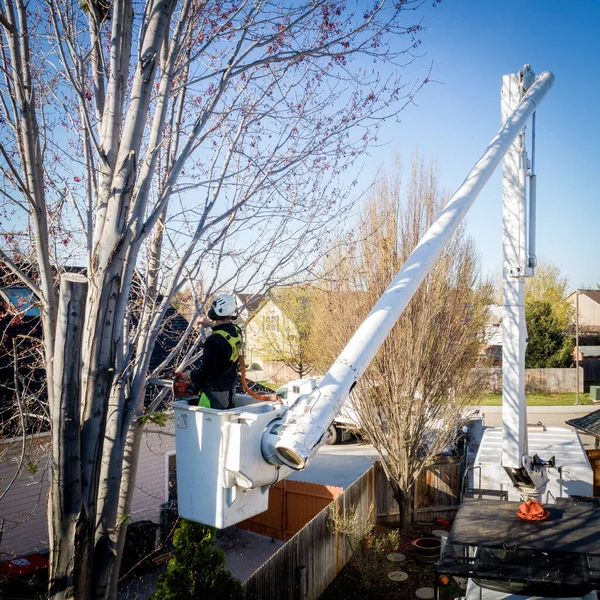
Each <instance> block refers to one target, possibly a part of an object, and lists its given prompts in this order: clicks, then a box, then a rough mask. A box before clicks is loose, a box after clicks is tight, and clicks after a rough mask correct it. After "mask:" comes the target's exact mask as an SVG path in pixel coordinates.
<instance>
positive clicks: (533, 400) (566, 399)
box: [480, 392, 593, 406]
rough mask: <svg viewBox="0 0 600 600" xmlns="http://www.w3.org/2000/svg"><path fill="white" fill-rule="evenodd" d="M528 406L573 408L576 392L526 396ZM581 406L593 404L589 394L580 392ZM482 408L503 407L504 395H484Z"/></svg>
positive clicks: (481, 403)
mask: <svg viewBox="0 0 600 600" xmlns="http://www.w3.org/2000/svg"><path fill="white" fill-rule="evenodd" d="M526 396H527V406H573V405H574V404H575V399H576V398H575V397H576V394H575V392H571V393H569V394H526ZM579 404H587V405H589V404H593V402H592V401H591V400H590V398H589V396H588V395H587V394H584V393H583V392H580V394H579ZM480 405H481V406H501V405H502V394H484V395H483V396H482V397H481V402H480Z"/></svg>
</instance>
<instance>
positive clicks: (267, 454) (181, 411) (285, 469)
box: [173, 65, 600, 598]
mask: <svg viewBox="0 0 600 600" xmlns="http://www.w3.org/2000/svg"><path fill="white" fill-rule="evenodd" d="M553 81H554V76H553V75H552V73H549V72H544V73H542V74H541V75H539V76H537V77H536V76H535V74H534V73H533V71H531V69H530V68H529V66H528V65H526V66H525V67H524V68H523V69H522V70H521V71H520V72H519V73H517V74H514V75H509V76H505V78H504V86H503V92H502V119H503V124H502V127H501V129H500V130H499V132H498V133H497V134H496V136H495V137H494V138H493V139H492V141H491V142H490V144H489V146H488V147H487V149H486V150H485V152H484V153H483V155H482V157H481V158H480V159H479V161H478V162H477V163H476V164H475V166H474V167H473V169H472V170H471V171H470V173H469V174H468V175H467V177H466V179H465V180H464V181H463V183H462V184H461V185H460V187H459V188H458V190H457V191H456V193H455V194H454V195H453V196H452V198H451V199H450V201H449V202H448V204H447V205H446V207H445V208H444V209H443V210H442V212H441V213H440V215H439V217H438V219H437V220H436V221H435V222H434V223H433V225H432V226H431V227H430V229H429V230H428V231H427V233H426V234H425V235H424V236H423V238H422V239H421V241H420V242H419V244H418V245H417V246H416V248H415V249H414V251H413V252H412V254H411V255H410V257H409V258H408V260H407V262H406V263H405V264H404V265H403V267H402V268H401V269H400V271H399V272H398V274H397V275H396V277H395V278H394V279H393V281H392V282H391V283H390V285H389V286H388V288H387V289H386V290H385V292H384V293H383V295H382V296H381V298H380V299H379V300H378V301H377V303H376V304H375V306H374V307H373V309H372V310H371V312H370V313H369V315H368V316H367V318H366V319H365V321H364V322H363V323H362V324H361V326H360V327H359V328H358V330H357V331H356V333H355V334H354V335H353V337H352V338H351V340H350V341H349V342H348V344H347V346H346V347H345V348H344V350H343V351H342V353H341V354H340V356H339V358H338V359H337V360H336V361H335V363H334V364H333V366H332V367H331V369H330V370H329V372H328V373H327V374H326V375H325V376H324V377H323V379H322V381H321V382H320V384H319V385H318V387H317V388H316V389H314V390H313V391H312V392H311V393H310V394H308V395H305V396H300V397H299V398H298V399H297V400H296V401H295V402H294V403H293V404H292V405H291V406H283V405H281V404H279V403H276V402H262V403H256V402H255V401H254V400H253V399H251V398H248V397H244V396H240V395H238V396H237V398H236V406H235V408H233V409H231V410H227V411H216V410H212V409H208V408H202V407H195V406H188V404H187V402H185V401H177V402H174V404H173V406H174V410H175V424H176V441H177V485H178V510H179V514H180V516H182V517H184V518H188V519H191V520H194V521H198V522H201V523H205V524H208V525H212V526H214V527H217V528H224V527H228V526H230V525H233V524H235V523H238V522H240V521H242V520H244V519H247V518H249V517H252V516H254V515H256V514H258V513H260V512H263V511H264V510H266V509H267V507H268V490H269V487H270V486H271V485H273V484H274V483H276V482H277V481H278V480H281V479H283V478H285V477H287V476H288V475H290V474H291V473H292V472H293V471H296V470H302V469H304V468H306V467H307V465H308V464H309V463H310V461H311V458H312V457H313V456H314V455H315V453H316V452H317V450H318V449H319V447H320V446H321V445H322V444H323V442H324V440H325V439H326V434H327V430H328V429H329V427H330V426H331V424H332V423H333V421H334V419H335V417H336V415H337V413H338V411H339V410H340V408H341V407H342V404H343V403H344V401H345V400H346V399H347V398H348V396H349V395H350V393H351V391H352V389H353V387H354V386H355V385H356V382H357V381H358V379H359V378H360V376H361V375H362V374H363V373H364V371H365V370H366V368H367V367H368V365H369V363H370V362H371V360H372V359H373V357H374V356H375V354H376V353H377V351H378V349H379V348H380V346H381V345H382V343H383V341H384V340H385V338H386V337H387V336H388V334H389V333H390V331H391V330H392V328H393V326H394V324H395V323H396V321H397V320H398V318H399V317H400V315H401V314H402V312H403V311H404V309H405V308H406V306H407V305H408V303H409V301H410V299H411V298H412V296H413V295H414V293H415V292H416V290H417V289H418V288H419V286H420V285H421V283H422V282H423V280H424V279H425V277H426V275H427V273H428V272H429V270H430V269H431V267H432V266H433V264H434V262H435V260H436V259H437V257H438V256H439V255H440V253H441V251H442V250H443V248H444V246H445V244H446V243H447V242H448V240H449V239H450V237H451V236H452V235H453V233H454V232H455V231H456V229H457V227H458V226H459V224H460V223H461V221H462V220H463V218H464V216H465V215H466V213H467V212H468V210H469V208H470V207H471V205H472V204H473V202H474V201H475V199H476V197H477V195H478V194H479V192H480V191H481V189H482V188H483V186H484V185H485V183H486V182H487V181H488V179H489V178H490V176H491V175H492V173H493V171H494V169H495V168H496V167H497V166H498V164H499V163H500V161H501V160H502V159H503V158H504V168H503V215H504V218H503V244H504V255H505V258H504V286H505V291H504V304H505V307H504V311H505V312H504V320H503V321H504V326H503V327H504V350H503V422H504V428H503V432H502V434H501V439H500V454H499V456H498V460H497V462H498V468H499V469H500V472H501V474H502V477H506V478H507V480H508V481H509V483H510V486H512V490H514V493H515V494H517V495H518V496H519V497H520V498H521V499H525V500H527V499H540V498H542V496H543V494H544V490H547V489H548V482H549V479H550V476H549V472H551V473H553V474H554V475H553V478H554V479H553V480H554V482H555V485H554V487H552V485H551V486H550V488H551V489H553V490H554V489H555V487H556V486H557V485H558V486H559V487H560V490H561V491H560V494H559V495H562V497H566V496H570V495H573V494H572V493H570V492H571V491H575V492H576V494H577V495H581V496H586V495H589V494H590V493H591V486H590V482H591V470H590V467H589V462H587V459H586V458H582V457H581V456H580V454H581V453H582V452H583V449H582V447H581V443H580V442H578V443H579V454H577V460H578V461H579V462H578V463H577V468H574V469H569V468H567V467H568V465H565V468H557V467H556V465H558V463H559V462H560V458H557V457H558V453H557V454H556V457H555V458H553V459H551V460H543V459H540V458H539V457H537V456H536V457H532V456H531V453H530V451H529V448H528V441H527V425H526V423H527V421H526V413H525V393H524V353H525V346H526V335H527V334H526V327H525V313H524V278H525V277H528V276H531V275H533V271H534V267H535V255H534V253H535V249H534V245H533V244H534V235H535V175H534V174H533V168H532V167H533V165H532V164H530V162H529V160H528V158H527V155H526V153H525V135H524V132H523V130H524V128H525V125H526V123H527V122H528V120H529V119H530V118H531V117H532V115H534V113H535V111H536V109H537V107H538V106H539V104H540V102H541V101H542V100H543V98H544V97H545V95H546V93H547V92H548V91H549V89H550V88H551V86H552V84H553ZM532 162H533V161H532ZM528 176H529V178H530V186H531V187H530V198H529V200H530V202H529V205H530V216H529V229H528V227H527V220H528V219H527V214H526V191H525V185H526V179H527V177H528ZM528 232H529V234H530V238H531V239H530V241H529V243H528V239H527V235H528ZM573 435H574V436H575V438H576V440H578V437H577V436H576V434H573ZM483 446H484V444H483V443H482V447H483ZM559 449H560V448H559ZM571 450H572V448H571ZM583 457H585V453H583ZM577 460H576V461H575V462H577ZM586 463H587V464H586ZM481 470H482V469H481ZM502 485H503V484H502ZM499 486H501V484H495V485H494V486H493V487H494V488H497V487H499ZM495 491H496V492H497V491H498V490H495ZM499 491H500V492H501V493H502V494H504V493H505V492H506V490H502V489H500V490H499ZM555 495H556V494H555ZM479 501H480V502H482V503H485V502H489V500H484V499H479ZM492 501H493V502H495V503H496V505H497V506H500V505H501V504H507V503H499V502H498V501H497V499H496V500H492ZM482 506H483V505H482ZM461 510H462V509H461ZM489 510H490V513H492V512H493V511H494V509H493V508H491V509H489ZM459 513H460V511H459ZM588 513H589V514H588ZM596 513H598V517H596V516H595V515H596ZM513 514H514V511H513ZM586 515H587V517H589V518H591V519H592V520H593V519H594V518H597V519H598V520H597V521H594V523H595V525H596V526H597V528H598V530H600V510H599V511H593V510H591V509H590V511H588V512H587V513H586ZM590 515H591V516H590ZM459 516H460V514H459ZM587 517H586V518H587ZM515 519H516V520H517V521H519V519H518V518H517V517H516V516H515ZM457 520H458V519H457ZM540 524H541V523H535V524H534V526H539V525H540ZM518 525H519V526H520V525H522V523H520V522H519V523H518ZM526 525H528V526H529V525H532V523H526ZM453 531H454V530H453ZM496 541H498V540H496ZM450 542H452V543H450ZM499 543H500V545H501V547H502V544H501V542H499ZM453 544H454V545H453ZM456 544H458V546H460V548H459V550H460V552H462V553H463V554H464V557H463V558H464V560H463V561H462V562H461V563H460V566H461V568H458V567H457V568H455V571H460V574H457V573H456V572H453V571H452V568H450V567H448V568H446V571H447V572H448V573H449V574H450V575H455V576H457V577H458V576H460V577H465V578H468V577H470V575H469V573H468V571H469V564H468V563H469V560H471V558H470V555H471V554H476V553H477V551H478V549H477V547H476V545H475V546H473V545H470V544H468V543H463V542H462V541H461V542H460V543H459V542H456V540H454V539H453V538H452V536H451V537H450V538H449V544H447V545H446V548H450V549H454V548H455V546H456ZM594 548H595V547H594ZM589 549H590V548H587V550H589ZM586 556H587V555H586ZM442 558H444V556H443V557H442ZM582 560H583V559H582ZM586 560H587V559H586ZM459 562H460V561H459ZM592 562H593V561H592ZM594 564H595V563H594ZM465 565H466V566H465ZM462 567H464V568H462ZM461 569H462V570H461ZM584 570H585V569H584ZM588 571H589V569H588V570H587V571H586V573H587V575H589V572H588ZM599 583H600V581H599ZM584 587H585V586H583V587H582V586H580V587H579V588H577V590H576V591H577V593H576V594H575V595H576V596H579V597H581V596H582V595H583V594H580V593H579V592H580V591H585V590H584ZM482 589H485V588H483V587H481V586H477V590H478V592H481V590H482ZM495 593H496V592H495ZM497 593H499V594H501V595H500V596H494V598H505V597H508V596H506V595H502V594H503V592H497ZM511 593H512V592H511ZM478 597H479V596H478ZM486 597H487V596H486ZM510 597H511V598H517V596H514V595H513V596H510ZM524 597H527V596H524Z"/></svg>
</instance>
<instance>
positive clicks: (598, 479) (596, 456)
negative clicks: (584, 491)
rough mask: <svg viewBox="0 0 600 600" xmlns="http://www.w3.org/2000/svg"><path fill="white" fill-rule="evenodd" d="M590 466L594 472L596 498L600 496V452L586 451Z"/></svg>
mask: <svg viewBox="0 0 600 600" xmlns="http://www.w3.org/2000/svg"><path fill="white" fill-rule="evenodd" d="M586 453H587V455H588V459H589V461H590V465H591V466H592V470H593V471H594V491H593V494H594V496H600V450H586Z"/></svg>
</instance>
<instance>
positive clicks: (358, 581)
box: [320, 525, 461, 600]
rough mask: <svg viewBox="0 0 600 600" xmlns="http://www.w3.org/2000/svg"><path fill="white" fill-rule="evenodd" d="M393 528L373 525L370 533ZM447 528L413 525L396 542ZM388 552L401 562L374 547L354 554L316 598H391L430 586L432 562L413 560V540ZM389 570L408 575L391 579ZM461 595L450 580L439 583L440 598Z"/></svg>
mask: <svg viewBox="0 0 600 600" xmlns="http://www.w3.org/2000/svg"><path fill="white" fill-rule="evenodd" d="M390 529H393V527H391V526H386V525H377V527H376V528H375V532H374V535H375V536H380V535H385V534H386V533H388V532H389V531H390ZM434 530H435V531H436V532H437V531H440V530H449V528H448V527H440V526H439V525H436V526H428V525H415V526H413V527H412V528H411V529H410V531H409V532H408V533H406V534H402V535H401V539H400V544H399V545H400V546H402V545H403V544H405V543H406V542H409V541H411V540H414V539H415V538H417V537H420V536H421V537H434V534H433V531H434ZM388 550H389V552H394V553H401V554H403V555H404V556H405V560H404V561H403V562H392V561H390V560H388V558H387V555H388V552H377V551H376V550H374V549H370V550H367V549H365V552H368V553H369V555H368V556H364V557H359V558H357V557H356V556H354V557H353V558H352V559H351V560H350V561H349V562H348V564H347V565H346V566H345V567H344V568H343V569H342V570H341V571H340V572H339V574H338V576H337V577H336V578H335V579H334V580H333V582H332V583H331V584H330V585H329V587H328V588H327V589H326V590H325V592H324V593H323V594H322V595H321V598H320V600H363V599H365V598H371V599H380V600H388V599H389V600H391V599H392V598H406V599H410V598H417V596H416V592H417V590H418V589H419V588H423V587H428V588H433V587H434V565H433V564H429V565H423V564H419V563H418V562H417V558H418V557H417V555H416V554H417V552H416V548H415V547H414V545H413V544H408V545H406V546H404V547H402V548H399V549H394V548H389V549H388ZM358 561H362V562H363V564H362V567H363V571H364V569H365V567H366V568H367V569H368V572H369V574H368V579H369V580H370V581H371V582H372V583H371V584H369V582H368V581H365V577H364V576H363V575H362V574H361V565H359V564H358ZM393 571H402V572H405V573H406V574H407V575H408V578H407V579H406V580H405V581H393V580H391V579H390V578H389V577H388V574H389V573H391V572H393ZM460 595H461V591H460V589H459V587H458V586H457V585H456V584H454V583H450V584H449V585H447V586H441V587H440V599H441V600H452V599H454V598H456V597H457V596H460Z"/></svg>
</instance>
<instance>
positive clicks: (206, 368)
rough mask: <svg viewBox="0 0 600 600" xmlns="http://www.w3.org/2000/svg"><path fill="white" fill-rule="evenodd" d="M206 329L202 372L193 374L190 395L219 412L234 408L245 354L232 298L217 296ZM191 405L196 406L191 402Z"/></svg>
mask: <svg viewBox="0 0 600 600" xmlns="http://www.w3.org/2000/svg"><path fill="white" fill-rule="evenodd" d="M208 319H209V320H207V319H203V320H202V324H203V325H209V326H210V327H211V328H212V334H211V335H210V336H208V338H206V342H205V343H204V353H203V355H202V359H201V360H202V362H201V365H200V368H199V369H194V370H192V371H190V373H189V378H190V385H189V387H188V394H190V393H192V394H196V393H197V394H198V400H197V405H198V406H203V407H205V408H214V409H216V410H227V409H229V408H233V400H234V394H235V384H236V379H237V374H238V362H239V360H238V359H239V357H240V354H241V351H242V331H241V329H240V328H239V327H238V326H237V325H235V324H234V323H233V321H234V320H235V319H237V306H236V303H235V299H234V297H233V296H231V295H230V294H220V295H219V296H216V297H215V299H214V300H213V302H212V305H211V307H210V310H209V311H208ZM190 404H193V405H195V404H196V402H195V401H193V400H191V401H190Z"/></svg>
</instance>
